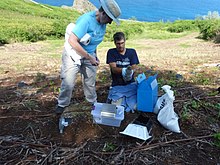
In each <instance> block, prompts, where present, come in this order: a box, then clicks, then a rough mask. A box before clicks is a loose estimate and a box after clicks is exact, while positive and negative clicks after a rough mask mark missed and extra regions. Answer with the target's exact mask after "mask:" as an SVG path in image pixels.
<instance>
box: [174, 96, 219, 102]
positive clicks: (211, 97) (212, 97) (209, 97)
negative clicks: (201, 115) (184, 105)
mask: <svg viewBox="0 0 220 165" xmlns="http://www.w3.org/2000/svg"><path fill="white" fill-rule="evenodd" d="M214 98H220V96H208V97H201V98H197V99H198V100H203V99H214ZM190 100H192V98H191V99H184V100H175V101H174V103H178V102H186V101H190Z"/></svg>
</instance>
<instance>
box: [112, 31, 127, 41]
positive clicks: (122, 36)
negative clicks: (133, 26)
mask: <svg viewBox="0 0 220 165" xmlns="http://www.w3.org/2000/svg"><path fill="white" fill-rule="evenodd" d="M113 39H114V42H116V41H120V40H125V34H124V33H123V32H116V33H115V34H114V35H113Z"/></svg>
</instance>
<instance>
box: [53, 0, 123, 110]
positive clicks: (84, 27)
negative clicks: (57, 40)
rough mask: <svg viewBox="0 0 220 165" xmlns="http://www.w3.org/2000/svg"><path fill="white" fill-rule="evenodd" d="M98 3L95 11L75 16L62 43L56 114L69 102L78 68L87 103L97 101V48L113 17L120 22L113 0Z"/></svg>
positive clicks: (117, 9)
mask: <svg viewBox="0 0 220 165" xmlns="http://www.w3.org/2000/svg"><path fill="white" fill-rule="evenodd" d="M100 4H101V7H100V8H99V10H98V11H92V12H89V13H85V14H83V15H82V16H80V17H79V18H78V20H77V21H76V24H75V27H74V28H73V29H72V33H71V34H70V36H69V39H68V42H67V43H65V46H64V50H63V53H62V66H61V80H62V83H61V91H60V94H59V98H58V105H57V108H56V110H55V112H56V113H57V114H61V113H62V112H63V111H64V109H65V107H67V106H69V104H70V100H71V97H72V91H73V90H74V86H75V81H76V76H77V73H78V72H80V73H81V77H82V81H83V82H82V83H83V90H84V95H85V98H86V100H87V101H88V102H90V103H94V102H96V101H97V94H96V88H95V82H96V71H97V66H98V65H99V60H98V57H97V56H96V48H97V46H98V45H99V44H100V43H101V42H102V41H103V38H104V35H105V32H106V25H107V24H111V23H112V21H115V22H116V23H117V24H119V20H118V17H119V15H120V14H121V10H120V8H119V6H118V4H117V3H116V2H115V1H114V0H100ZM68 44H69V46H68Z"/></svg>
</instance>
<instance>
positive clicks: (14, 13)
mask: <svg viewBox="0 0 220 165" xmlns="http://www.w3.org/2000/svg"><path fill="white" fill-rule="evenodd" d="M0 12H1V13H2V14H1V16H0V21H1V24H0V43H1V44H6V43H11V42H22V41H30V42H36V41H40V40H46V39H61V38H63V37H64V32H65V28H66V26H67V24H68V23H70V22H75V21H76V19H77V18H78V17H79V16H80V13H78V12H77V11H75V10H71V9H64V8H60V7H54V6H49V5H41V4H35V3H32V2H30V1H28V0H26V1H24V0H2V1H0ZM219 18H220V17H219V14H218V13H216V12H213V13H208V16H206V17H201V18H197V19H196V20H177V21H175V22H162V21H161V22H138V21H135V20H136V19H135V18H132V19H130V20H128V21H121V25H120V26H116V24H115V23H112V24H111V25H109V26H108V27H107V33H106V36H105V41H111V40H112V35H113V34H114V33H115V32H116V31H123V32H124V33H125V34H126V36H127V38H128V39H129V38H133V39H136V38H139V39H141V38H152V39H169V38H177V37H182V36H184V35H186V34H188V33H189V32H192V31H200V33H201V38H202V39H206V40H212V39H214V40H215V41H216V42H219V40H220V39H219V38H220V37H219V31H220V19H219Z"/></svg>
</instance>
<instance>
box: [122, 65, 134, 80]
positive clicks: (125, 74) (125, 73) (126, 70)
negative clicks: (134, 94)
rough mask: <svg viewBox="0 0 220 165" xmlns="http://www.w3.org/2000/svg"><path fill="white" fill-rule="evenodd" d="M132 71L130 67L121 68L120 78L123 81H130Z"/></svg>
mask: <svg viewBox="0 0 220 165" xmlns="http://www.w3.org/2000/svg"><path fill="white" fill-rule="evenodd" d="M133 73H134V71H133V70H132V68H131V66H128V67H127V68H122V76H123V79H124V81H130V80H131V79H132V76H133Z"/></svg>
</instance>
